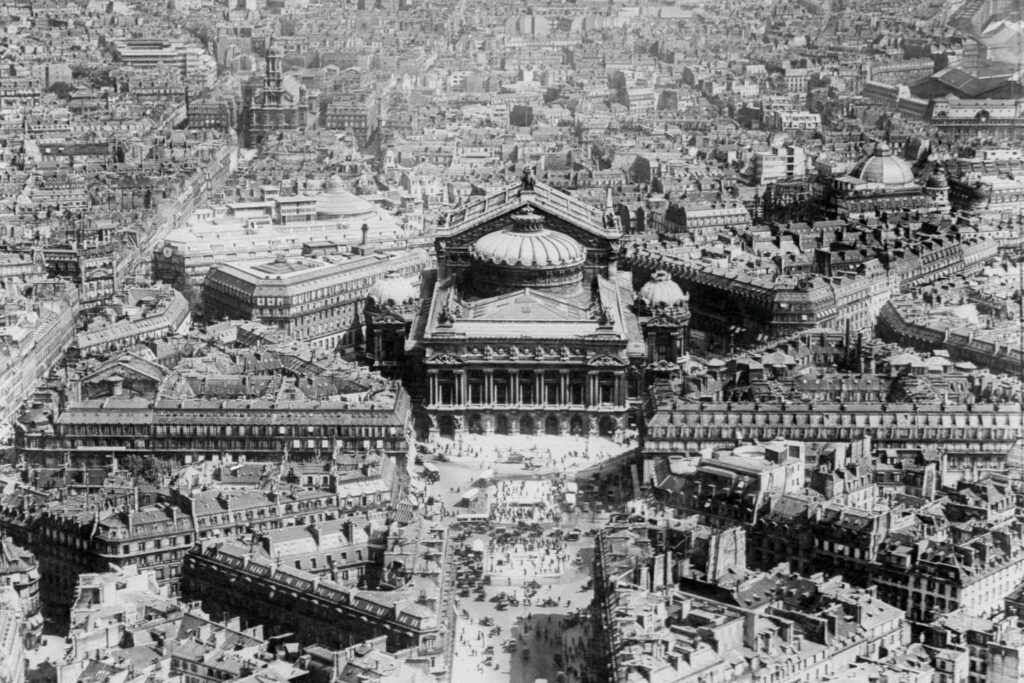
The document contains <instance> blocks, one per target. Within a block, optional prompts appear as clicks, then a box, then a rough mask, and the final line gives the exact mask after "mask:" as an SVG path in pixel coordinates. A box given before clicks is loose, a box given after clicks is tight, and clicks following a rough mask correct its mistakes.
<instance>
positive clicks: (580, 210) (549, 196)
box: [437, 182, 622, 249]
mask: <svg viewBox="0 0 1024 683" xmlns="http://www.w3.org/2000/svg"><path fill="white" fill-rule="evenodd" d="M525 207H530V208H532V209H533V210H534V212H536V213H538V214H540V215H542V216H544V217H545V219H547V224H548V227H550V228H551V229H553V230H557V231H559V232H565V233H566V234H569V235H572V236H573V237H575V238H577V239H578V240H579V241H580V242H581V244H583V245H584V246H588V247H598V246H603V245H604V244H607V243H608V242H611V241H615V240H618V239H619V238H621V237H622V230H621V228H620V227H619V226H618V224H617V223H615V222H614V221H613V220H609V217H606V215H605V213H604V212H602V211H601V210H599V209H597V208H596V207H594V206H591V205H590V204H587V203H586V202H584V201H582V200H580V199H578V198H576V197H573V196H572V195H569V194H566V193H565V192H562V191H561V190H557V189H555V188H553V187H551V186H550V185H547V184H545V183H540V182H538V183H535V184H534V186H533V189H532V190H524V189H523V186H522V185H521V184H518V183H517V184H515V185H509V186H508V187H506V188H504V189H502V190H498V191H497V192H493V193H491V194H489V195H487V196H484V197H479V198H477V199H476V200H475V201H471V202H470V203H468V204H467V205H466V206H464V207H462V208H460V209H458V210H456V211H453V212H452V213H451V214H450V215H449V216H448V220H447V221H446V225H444V226H442V227H441V228H439V229H438V231H437V240H438V242H439V243H441V244H444V245H445V246H446V248H456V249H457V248H460V247H462V246H465V245H468V244H470V243H472V242H474V241H476V240H477V239H479V238H480V237H482V236H483V235H486V234H487V233H489V232H493V231H495V230H501V229H503V228H505V227H507V226H509V225H511V222H512V218H511V217H512V215H513V214H514V213H517V212H519V211H521V210H522V209H524V208H525Z"/></svg>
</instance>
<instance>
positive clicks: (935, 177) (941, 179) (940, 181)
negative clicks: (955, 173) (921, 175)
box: [925, 168, 949, 190]
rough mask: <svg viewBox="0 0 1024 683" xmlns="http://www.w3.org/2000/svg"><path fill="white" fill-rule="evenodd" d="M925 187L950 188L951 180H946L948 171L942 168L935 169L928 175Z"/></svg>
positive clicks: (935, 188) (934, 188)
mask: <svg viewBox="0 0 1024 683" xmlns="http://www.w3.org/2000/svg"><path fill="white" fill-rule="evenodd" d="M925 187H927V188H928V189H931V190H945V189H948V188H949V181H947V180H946V172H945V171H943V170H942V169H941V168H937V169H935V171H933V172H932V174H931V175H930V176H929V177H928V182H927V183H926V184H925Z"/></svg>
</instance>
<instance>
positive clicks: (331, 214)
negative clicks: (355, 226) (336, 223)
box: [316, 175, 376, 223]
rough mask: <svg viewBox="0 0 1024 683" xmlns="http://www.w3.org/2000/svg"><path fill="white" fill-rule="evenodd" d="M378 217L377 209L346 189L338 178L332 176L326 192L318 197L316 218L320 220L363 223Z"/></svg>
mask: <svg viewBox="0 0 1024 683" xmlns="http://www.w3.org/2000/svg"><path fill="white" fill-rule="evenodd" d="M375 216H376V207H375V206H374V205H373V204H371V203H370V202H368V201H366V200H365V199H363V198H362V197H359V196H358V195H355V194H352V193H351V192H349V191H348V190H347V189H346V188H345V182H344V181H343V180H342V179H341V178H340V177H338V176H336V175H335V176H331V177H330V178H328V180H327V183H326V184H325V185H324V191H323V192H321V193H320V194H319V195H318V196H317V197H316V217H317V218H318V219H319V220H340V221H351V222H359V223H362V222H364V221H369V220H370V219H372V218H374V217H375Z"/></svg>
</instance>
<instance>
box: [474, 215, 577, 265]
mask: <svg viewBox="0 0 1024 683" xmlns="http://www.w3.org/2000/svg"><path fill="white" fill-rule="evenodd" d="M512 219H513V226H512V227H511V228H505V229H504V230H497V231H495V232H491V233H488V234H486V235H484V236H483V237H481V238H480V239H478V240H477V241H476V244H474V245H473V247H472V248H471V253H472V256H473V258H474V259H475V260H477V261H483V262H485V263H492V264H494V265H498V266H523V267H526V268H554V267H558V266H581V265H583V261H584V260H585V259H586V254H585V253H584V251H583V247H582V246H580V243H579V242H577V241H576V240H574V239H573V238H572V237H569V236H568V235H565V234H562V233H560V232H554V231H553V230H548V229H547V228H545V227H544V218H543V216H539V215H537V214H534V213H520V214H517V215H515V216H513V217H512Z"/></svg>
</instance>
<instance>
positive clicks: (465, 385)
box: [458, 370, 469, 406]
mask: <svg viewBox="0 0 1024 683" xmlns="http://www.w3.org/2000/svg"><path fill="white" fill-rule="evenodd" d="M468 374H469V373H468V372H466V371H465V370H460V371H459V383H458V386H459V405H460V406H465V405H466V404H467V403H469V378H468V377H467V375H468Z"/></svg>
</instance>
